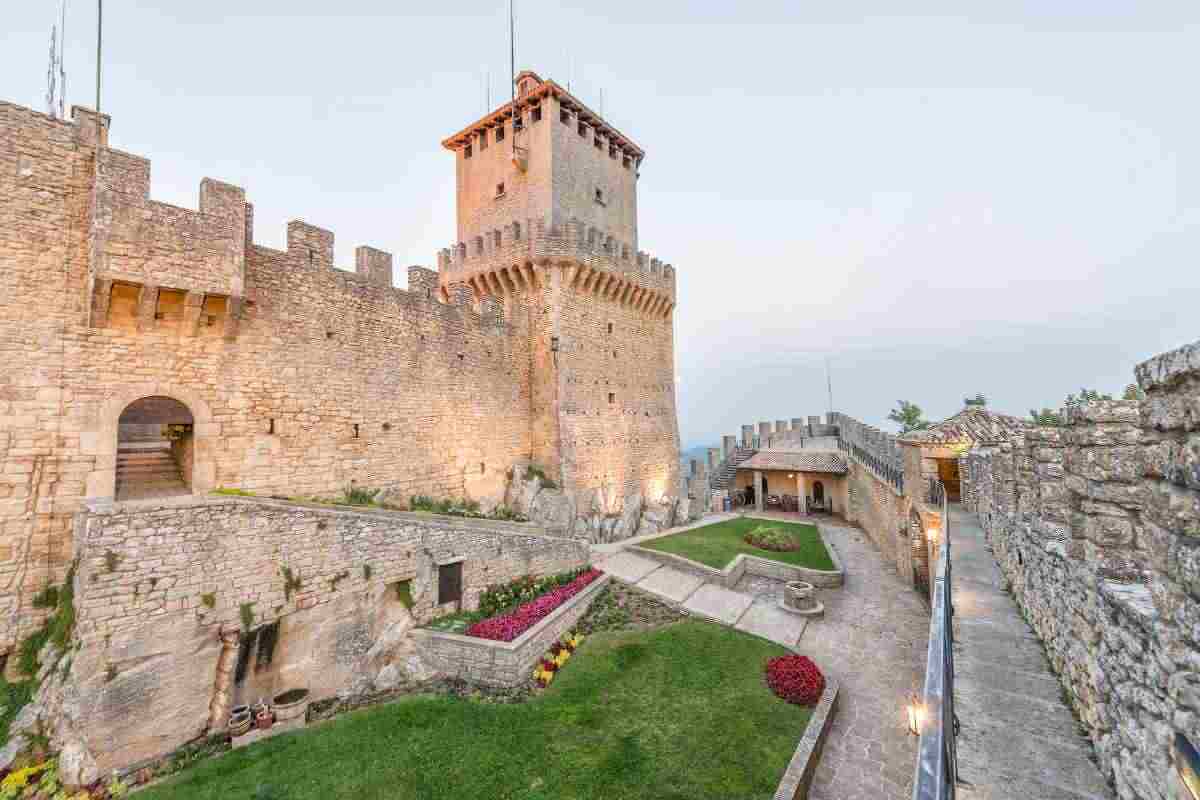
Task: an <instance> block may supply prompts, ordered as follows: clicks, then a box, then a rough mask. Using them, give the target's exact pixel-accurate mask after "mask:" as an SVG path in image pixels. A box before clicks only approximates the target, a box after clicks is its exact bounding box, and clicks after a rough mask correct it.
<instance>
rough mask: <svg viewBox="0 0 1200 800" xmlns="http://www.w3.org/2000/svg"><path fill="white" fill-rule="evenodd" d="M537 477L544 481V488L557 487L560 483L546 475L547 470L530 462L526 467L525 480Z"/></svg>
mask: <svg viewBox="0 0 1200 800" xmlns="http://www.w3.org/2000/svg"><path fill="white" fill-rule="evenodd" d="M534 478H537V479H538V480H540V481H541V482H542V488H543V489H557V488H558V484H557V483H555V482H554V481H552V480H551V479H550V478H548V477H546V470H544V469H542V468H541V467H539V466H538V465H537V464H530V465H529V466H528V467H526V468H525V480H527V481H531V480H533V479H534Z"/></svg>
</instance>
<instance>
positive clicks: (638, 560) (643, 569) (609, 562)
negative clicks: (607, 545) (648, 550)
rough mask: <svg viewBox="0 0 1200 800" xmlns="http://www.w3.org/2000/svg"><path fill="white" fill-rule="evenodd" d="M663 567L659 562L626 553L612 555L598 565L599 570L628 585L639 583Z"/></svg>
mask: <svg viewBox="0 0 1200 800" xmlns="http://www.w3.org/2000/svg"><path fill="white" fill-rule="evenodd" d="M661 566H662V565H661V564H659V563H658V562H657V561H653V560H651V559H649V558H646V557H645V556H639V555H634V554H633V553H627V552H624V551H622V552H620V553H616V554H614V555H611V556H609V557H608V558H606V559H604V560H603V561H601V562H600V563H599V564H597V565H596V567H597V568H598V569H601V570H603V571H604V572H607V573H608V574H609V575H612V576H613V577H614V578H616V579H617V580H619V581H625V582H626V583H637V582H638V581H640V580H641V579H642V578H644V577H646V576H647V575H649V574H650V573H651V572H653V571H654V570H656V569H659V568H660V567H661Z"/></svg>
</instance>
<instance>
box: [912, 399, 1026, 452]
mask: <svg viewBox="0 0 1200 800" xmlns="http://www.w3.org/2000/svg"><path fill="white" fill-rule="evenodd" d="M1029 426H1030V423H1028V422H1026V421H1025V420H1023V419H1021V418H1020V417H1010V416H1009V415H1007V414H997V413H995V412H992V411H988V410H987V407H986V406H969V407H967V408H964V409H963V410H962V411H960V412H958V413H957V414H955V415H954V416H953V417H949V418H948V419H945V420H943V421H941V422H939V423H937V424H935V425H931V426H930V427H928V428H926V429H925V430H922V431H911V432H909V433H906V434H904V435H903V436H901V437H900V441H902V442H910V443H912V444H951V443H959V442H966V443H971V444H988V443H995V442H1004V441H1008V440H1009V439H1011V438H1012V437H1013V436H1015V435H1017V434H1020V433H1023V432H1024V431H1025V430H1026V429H1027V428H1028V427H1029Z"/></svg>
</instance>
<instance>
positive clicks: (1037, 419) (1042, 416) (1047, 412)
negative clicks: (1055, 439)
mask: <svg viewBox="0 0 1200 800" xmlns="http://www.w3.org/2000/svg"><path fill="white" fill-rule="evenodd" d="M1029 418H1030V419H1032V420H1033V424H1035V425H1054V426H1057V425H1062V417H1060V416H1059V415H1058V412H1057V411H1053V410H1051V409H1049V408H1043V409H1042V410H1041V411H1038V410H1037V409H1036V408H1031V409H1029Z"/></svg>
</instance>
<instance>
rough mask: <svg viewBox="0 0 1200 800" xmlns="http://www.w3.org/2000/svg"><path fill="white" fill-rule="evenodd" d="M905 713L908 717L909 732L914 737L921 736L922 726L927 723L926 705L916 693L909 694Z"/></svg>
mask: <svg viewBox="0 0 1200 800" xmlns="http://www.w3.org/2000/svg"><path fill="white" fill-rule="evenodd" d="M904 712H905V715H906V716H907V717H908V732H909V733H911V734H912V735H913V736H920V735H921V726H922V725H923V724H924V723H925V704H924V703H922V702H921V698H919V697H917V694H916V692H911V693H909V695H908V704H907V705H905V707H904Z"/></svg>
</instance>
